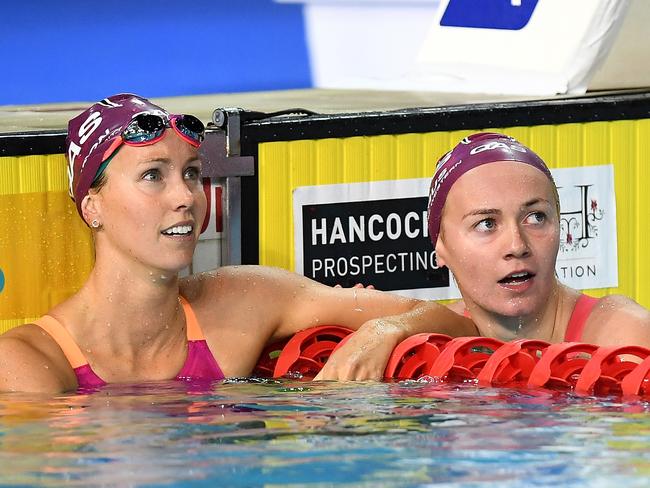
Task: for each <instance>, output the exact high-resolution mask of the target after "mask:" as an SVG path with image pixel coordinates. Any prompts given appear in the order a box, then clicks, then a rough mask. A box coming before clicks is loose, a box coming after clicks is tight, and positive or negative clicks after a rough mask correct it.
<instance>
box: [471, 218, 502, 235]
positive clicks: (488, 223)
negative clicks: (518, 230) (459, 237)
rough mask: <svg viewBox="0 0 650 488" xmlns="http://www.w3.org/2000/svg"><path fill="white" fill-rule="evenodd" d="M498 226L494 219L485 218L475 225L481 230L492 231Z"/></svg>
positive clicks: (475, 227)
mask: <svg viewBox="0 0 650 488" xmlns="http://www.w3.org/2000/svg"><path fill="white" fill-rule="evenodd" d="M496 226H497V223H496V221H495V220H494V219H483V220H481V221H479V222H477V223H476V225H474V229H476V230H478V231H479V232H490V231H492V230H494V229H495V228H496Z"/></svg>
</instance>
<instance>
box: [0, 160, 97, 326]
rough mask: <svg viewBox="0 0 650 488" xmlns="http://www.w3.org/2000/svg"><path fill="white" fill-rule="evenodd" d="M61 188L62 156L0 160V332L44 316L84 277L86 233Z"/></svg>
mask: <svg viewBox="0 0 650 488" xmlns="http://www.w3.org/2000/svg"><path fill="white" fill-rule="evenodd" d="M67 188H68V187H67V176H66V163H65V158H64V156H63V155H62V154H61V155H47V156H21V157H3V158H0V272H1V273H2V277H1V278H0V279H1V281H2V282H3V283H2V284H1V285H2V289H1V290H0V332H4V331H5V330H8V329H9V328H11V327H14V326H16V325H20V324H22V323H25V322H26V321H29V320H33V319H34V318H37V317H39V316H41V315H42V314H44V313H45V312H47V310H48V309H49V308H51V307H52V306H53V305H55V304H57V303H59V302H60V301H62V300H64V299H65V298H67V297H68V296H70V295H71V294H72V293H74V292H75V291H76V290H78V289H79V287H80V286H81V284H82V283H83V281H84V280H85V279H86V277H87V275H88V272H89V271H90V268H91V266H92V262H93V250H92V240H91V236H90V231H89V230H88V229H87V228H86V226H85V224H84V223H83V222H82V221H81V219H80V218H79V216H78V215H77V211H76V208H75V206H74V204H73V203H72V200H71V199H70V197H69V196H68V189H67Z"/></svg>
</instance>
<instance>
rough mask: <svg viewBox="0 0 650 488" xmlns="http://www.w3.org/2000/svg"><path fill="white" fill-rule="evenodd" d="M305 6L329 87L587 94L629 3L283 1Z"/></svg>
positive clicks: (316, 61) (317, 64)
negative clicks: (589, 83)
mask: <svg viewBox="0 0 650 488" xmlns="http://www.w3.org/2000/svg"><path fill="white" fill-rule="evenodd" d="M280 1H285V2H286V1H290V2H292V3H304V4H305V10H304V12H305V22H306V29H307V36H308V44H309V49H310V62H311V66H312V76H313V79H314V83H315V85H316V86H318V87H323V88H358V89H394V90H416V91H441V92H473V93H499V94H525V95H552V94H556V93H582V92H584V91H585V90H586V89H587V87H588V82H589V80H590V79H591V77H592V76H593V75H594V73H595V72H596V70H597V69H598V67H599V66H600V65H601V64H602V61H603V60H604V59H605V58H606V56H607V53H608V52H609V50H610V48H611V47H612V44H613V43H614V41H615V40H616V38H617V35H618V33H619V30H620V27H621V25H622V23H623V20H624V18H625V14H626V12H627V9H628V6H629V3H630V0H419V1H413V0H409V1H397V0H393V1H390V0H348V1H344V0H280Z"/></svg>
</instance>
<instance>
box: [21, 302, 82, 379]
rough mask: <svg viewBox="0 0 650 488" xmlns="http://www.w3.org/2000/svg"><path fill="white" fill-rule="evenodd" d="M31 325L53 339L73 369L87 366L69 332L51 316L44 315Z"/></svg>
mask: <svg viewBox="0 0 650 488" xmlns="http://www.w3.org/2000/svg"><path fill="white" fill-rule="evenodd" d="M33 324H34V325H37V326H39V327H40V328H41V329H43V330H44V331H45V332H47V333H48V334H49V335H50V336H51V337H52V339H54V342H56V343H57V344H58V345H59V347H60V348H61V350H62V351H63V354H65V357H66V359H67V360H68V362H69V363H70V366H72V368H73V369H75V368H78V367H80V366H83V365H85V364H88V360H87V359H86V356H84V354H83V353H82V352H81V349H79V346H78V345H77V343H76V342H75V341H74V339H73V338H72V335H71V334H70V332H68V330H67V329H66V328H65V327H63V324H61V322H59V321H58V320H57V319H55V318H54V317H52V316H51V315H44V316H42V317H41V318H40V319H38V320H35V321H34V322H33Z"/></svg>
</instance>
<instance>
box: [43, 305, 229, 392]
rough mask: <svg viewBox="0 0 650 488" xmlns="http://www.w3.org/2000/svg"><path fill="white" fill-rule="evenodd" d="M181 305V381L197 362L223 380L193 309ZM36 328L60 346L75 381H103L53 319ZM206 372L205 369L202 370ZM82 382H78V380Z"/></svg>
mask: <svg viewBox="0 0 650 488" xmlns="http://www.w3.org/2000/svg"><path fill="white" fill-rule="evenodd" d="M179 299H180V302H181V305H182V306H183V311H184V313H185V323H186V326H187V330H186V332H187V341H188V355H187V360H186V362H185V364H184V365H183V368H182V369H181V373H179V377H180V378H187V377H188V376H193V374H192V372H193V371H194V370H195V369H196V363H197V360H199V361H198V362H207V363H208V364H207V369H208V370H209V373H208V374H209V376H211V377H212V379H219V378H223V373H222V372H221V369H220V368H219V366H218V364H217V362H216V360H215V359H214V356H213V355H212V353H211V352H210V350H209V348H208V347H207V343H206V341H205V336H204V335H203V331H202V330H201V327H200V326H199V322H198V320H197V319H196V315H195V314H194V310H192V306H191V305H190V304H189V302H188V301H187V300H186V299H185V298H184V297H182V296H181V297H179ZM33 323H34V324H35V325H38V326H39V327H40V328H41V329H43V330H44V331H45V332H47V333H48V334H49V335H50V336H51V337H52V339H54V341H55V342H56V343H57V344H58V345H59V347H60V348H61V350H62V351H63V354H65V357H66V359H67V360H68V362H69V363H70V366H71V367H72V368H73V369H74V370H75V373H76V374H77V377H79V376H80V374H81V375H83V376H86V375H87V374H90V376H93V377H94V380H93V381H94V382H95V383H97V382H98V381H97V380H99V381H101V382H102V383H103V380H101V378H99V377H98V376H97V375H96V374H95V373H94V372H93V371H92V369H90V366H89V364H88V359H86V356H85V355H84V353H83V352H81V349H80V348H79V346H78V345H77V343H76V342H75V340H74V339H73V337H72V335H71V334H70V332H68V330H67V329H66V328H65V327H63V325H62V324H61V323H60V322H59V321H58V320H57V319H55V318H54V317H52V316H50V315H44V316H43V317H41V318H40V319H38V320H35V321H34V322H33ZM203 369H205V367H204V368H203ZM199 375H200V376H202V377H205V374H199ZM79 379H81V378H79Z"/></svg>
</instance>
